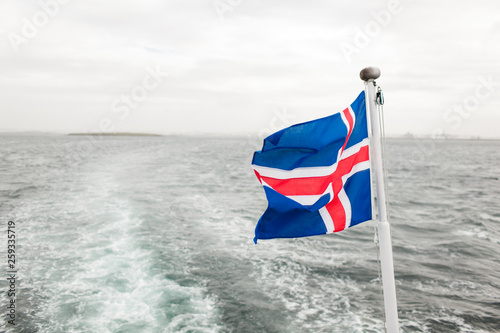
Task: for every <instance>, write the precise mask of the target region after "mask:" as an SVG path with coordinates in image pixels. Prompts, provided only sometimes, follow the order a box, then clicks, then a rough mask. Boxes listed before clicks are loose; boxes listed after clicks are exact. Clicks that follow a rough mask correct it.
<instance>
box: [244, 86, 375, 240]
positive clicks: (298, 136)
mask: <svg viewBox="0 0 500 333" xmlns="http://www.w3.org/2000/svg"><path fill="white" fill-rule="evenodd" d="M252 167H253V168H254V170H255V174H256V175H257V178H258V179H259V181H260V182H261V184H262V185H263V186H264V191H265V193H266V196H267V200H268V202H269V205H268V208H267V210H266V211H265V212H264V214H263V215H262V217H261V218H260V220H259V222H258V224H257V227H256V228H255V238H254V242H255V243H257V240H258V239H271V238H293V237H305V236H313V235H321V234H326V233H332V232H337V231H341V230H344V229H346V228H348V227H352V226H354V225H356V224H359V223H361V222H365V221H368V220H371V219H372V208H371V186H370V161H369V145H368V130H367V121H366V106H365V93H364V92H362V93H361V94H359V96H358V97H357V98H356V100H355V101H354V102H353V103H352V104H351V106H350V107H348V108H346V109H345V110H343V111H342V112H339V113H336V114H333V115H331V116H328V117H325V118H321V119H316V120H313V121H309V122H306V123H302V124H297V125H293V126H291V127H288V128H285V129H283V130H281V131H279V132H276V133H274V134H271V135H270V136H268V137H267V138H266V139H264V145H263V147H262V150H260V151H256V152H255V153H254V156H253V161H252Z"/></svg>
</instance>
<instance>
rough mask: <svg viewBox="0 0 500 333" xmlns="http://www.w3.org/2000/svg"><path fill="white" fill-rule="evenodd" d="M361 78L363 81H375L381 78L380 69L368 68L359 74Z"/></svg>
mask: <svg viewBox="0 0 500 333" xmlns="http://www.w3.org/2000/svg"><path fill="white" fill-rule="evenodd" d="M359 77H360V78H361V80H363V81H369V80H375V79H378V78H379V77H380V69H379V68H378V67H366V68H363V70H362V71H361V72H359Z"/></svg>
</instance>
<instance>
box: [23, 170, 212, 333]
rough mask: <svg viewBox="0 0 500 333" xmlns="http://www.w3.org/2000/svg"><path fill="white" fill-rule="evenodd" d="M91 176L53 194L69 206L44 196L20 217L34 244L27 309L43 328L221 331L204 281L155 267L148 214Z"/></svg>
mask: <svg viewBox="0 0 500 333" xmlns="http://www.w3.org/2000/svg"><path fill="white" fill-rule="evenodd" d="M92 176H93V177H94V178H93V179H92V183H91V185H89V186H88V188H87V189H86V190H85V191H82V190H81V188H78V187H77V188H76V189H75V192H74V193H71V194H68V193H65V194H64V197H63V196H62V195H60V196H59V197H57V196H58V195H57V194H55V198H51V200H55V201H59V205H57V206H58V207H59V208H60V207H68V209H67V210H61V211H58V210H56V211H51V210H50V209H47V208H44V207H46V205H45V203H44V200H45V199H44V198H41V199H40V200H38V201H37V200H31V201H30V202H27V203H26V205H25V208H24V213H23V215H25V216H26V220H23V218H22V217H19V223H20V224H21V223H22V224H24V230H23V231H22V232H21V233H22V235H23V243H24V244H25V245H24V249H25V251H26V252H29V255H28V256H26V258H25V260H24V263H23V265H24V267H23V268H21V269H20V270H21V271H22V272H24V273H25V274H26V276H29V279H26V280H25V281H23V292H24V293H25V294H24V295H23V297H25V298H26V299H30V300H31V306H33V304H37V305H38V308H37V309H36V311H34V310H33V309H32V308H31V309H30V308H29V307H28V308H26V309H24V311H25V314H26V317H27V318H29V319H30V320H31V321H32V322H33V323H36V324H35V326H36V327H37V329H38V331H40V332H118V331H119V332H138V331H145V332H154V331H158V332H182V331H186V332H188V331H197V332H198V331H199V332H204V331H206V332H209V331H212V332H215V331H217V330H218V328H219V326H218V322H220V321H219V314H218V310H217V308H216V306H215V303H216V302H215V300H214V299H212V298H210V297H207V296H206V290H205V287H204V286H203V281H200V283H198V284H197V283H193V284H192V285H190V286H181V285H179V284H178V283H176V282H175V281H172V280H169V279H167V278H166V277H165V273H164V272H162V270H161V267H160V268H157V267H154V266H155V262H154V253H153V252H154V244H147V238H148V237H147V231H146V232H145V231H144V230H143V225H144V221H143V220H141V219H140V218H137V217H135V216H136V215H135V214H134V212H133V211H132V210H131V207H132V205H131V203H130V202H128V201H127V200H126V199H123V198H122V199H120V198H119V195H117V193H119V187H118V186H117V185H116V184H113V183H110V181H111V180H110V177H109V176H106V177H101V175H95V174H93V175H92ZM28 218H29V220H28ZM141 234H142V236H140V235H141ZM145 242H146V243H145ZM172 255H173V256H175V255H176V254H175V253H172ZM174 260H180V259H178V258H174ZM153 267H154V269H153ZM28 313H31V314H28Z"/></svg>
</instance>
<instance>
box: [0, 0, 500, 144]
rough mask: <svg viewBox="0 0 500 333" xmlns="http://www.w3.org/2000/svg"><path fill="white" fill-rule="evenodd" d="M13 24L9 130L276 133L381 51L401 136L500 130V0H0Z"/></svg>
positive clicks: (5, 115) (389, 123)
mask: <svg viewBox="0 0 500 333" xmlns="http://www.w3.org/2000/svg"><path fill="white" fill-rule="evenodd" d="M0 35H1V37H2V38H1V39H0V48H1V55H0V60H1V61H0V83H1V89H0V131H33V130H35V131H51V132H60V133H67V132H89V131H91V132H99V131H114V132H153V133H160V134H171V133H176V134H178V133H189V134H192V133H227V134H243V135H248V134H264V133H267V134H269V133H270V132H271V131H273V130H277V129H279V128H282V127H284V126H287V125H291V124H292V123H295V122H301V121H305V120H309V119H313V118H317V117H322V116H326V115H328V114H331V113H334V112H338V111H340V110H341V109H343V108H345V107H346V106H348V105H349V104H350V103H351V102H352V101H353V100H354V99H355V97H356V96H357V95H358V94H359V92H360V91H361V90H362V89H363V82H362V81H361V80H360V79H359V71H360V70H361V69H362V68H364V67H366V66H370V65H374V66H378V67H379V68H380V69H381V70H382V76H381V78H380V79H379V80H378V81H377V82H378V83H379V84H380V86H381V87H382V88H383V89H384V93H385V100H386V105H385V121H386V125H385V126H386V131H387V133H388V134H389V135H401V134H405V133H407V132H411V133H414V134H419V135H431V134H441V133H445V134H447V135H462V136H481V137H500V133H499V128H500V126H499V125H500V66H499V59H500V11H499V10H498V1H494V0H488V1H481V0H478V1H475V2H471V1H464V0H455V1H451V0H450V1H430V0H413V1H410V0H400V1H397V0H396V1H373V0H370V1H322V0H318V1H305V0H303V1H298V0H295V1H290V0H286V1H285V0H281V1H264V0H192V1H189V0H185V1H181V0H163V1H162V0H142V1H124V0H108V1H96V0H85V1H82V0H40V1H28V0H23V1H19V0H1V1H0Z"/></svg>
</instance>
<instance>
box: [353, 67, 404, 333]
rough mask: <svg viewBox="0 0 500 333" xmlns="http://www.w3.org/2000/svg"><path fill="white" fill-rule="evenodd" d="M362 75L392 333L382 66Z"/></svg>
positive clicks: (394, 309) (394, 310)
mask: <svg viewBox="0 0 500 333" xmlns="http://www.w3.org/2000/svg"><path fill="white" fill-rule="evenodd" d="M359 76H360V77H361V80H363V81H365V97H366V110H367V113H368V114H369V116H370V123H371V142H370V149H371V158H372V160H373V161H372V163H373V164H372V165H373V173H374V176H375V183H376V188H377V207H378V237H379V248H380V266H381V271H382V285H383V290H384V306H385V316H386V323H385V325H386V330H387V332H388V333H398V332H399V323H398V305H397V300H396V284H395V281H394V264H393V259H392V241H391V229H390V225H389V222H388V219H387V209H386V207H387V206H386V199H385V187H384V185H385V183H384V170H383V163H382V147H381V141H380V117H379V114H378V112H377V107H376V104H375V100H376V96H375V86H376V84H375V79H377V78H379V77H380V69H378V68H377V67H367V68H365V69H363V70H362V71H361V72H360V73H359Z"/></svg>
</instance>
